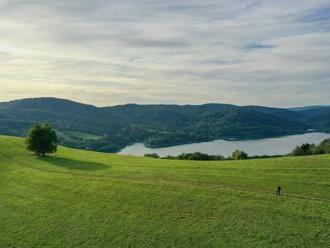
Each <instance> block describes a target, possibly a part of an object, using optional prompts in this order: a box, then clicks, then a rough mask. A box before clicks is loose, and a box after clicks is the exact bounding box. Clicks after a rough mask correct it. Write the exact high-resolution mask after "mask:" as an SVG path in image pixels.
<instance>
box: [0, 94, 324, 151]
mask: <svg viewBox="0 0 330 248" xmlns="http://www.w3.org/2000/svg"><path fill="white" fill-rule="evenodd" d="M36 122H47V123H49V124H51V125H52V126H53V127H54V128H55V129H56V131H57V132H58V134H59V137H60V141H61V144H63V145H67V146H70V147H76V148H81V149H90V150H96V151H103V152H117V151H119V150H120V149H122V148H124V147H125V146H127V145H130V144H133V143H136V142H141V143H144V144H145V145H146V146H148V147H166V146H171V145H178V144H185V143H192V142H201V141H210V140H214V139H220V138H222V139H228V140H229V139H255V138H265V137H276V136H281V135H289V134H299V133H304V132H307V131H310V130H312V129H313V130H315V131H323V132H330V107H321V106H320V107H305V108H294V109H283V108H269V107H260V106H235V105H229V104H205V105H136V104H128V105H120V106H113V107H102V108H98V107H95V106H91V105H86V104H81V103H77V102H72V101H69V100H63V99H55V98H36V99H24V100H16V101H11V102H4V103H0V134H6V135H14V136H25V135H26V133H27V130H28V129H29V127H30V126H31V125H32V124H34V123H36Z"/></svg>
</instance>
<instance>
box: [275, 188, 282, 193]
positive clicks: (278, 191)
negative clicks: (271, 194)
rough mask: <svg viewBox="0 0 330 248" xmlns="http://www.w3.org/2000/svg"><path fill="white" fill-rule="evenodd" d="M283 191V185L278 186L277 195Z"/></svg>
mask: <svg viewBox="0 0 330 248" xmlns="http://www.w3.org/2000/svg"><path fill="white" fill-rule="evenodd" d="M281 191H282V188H281V186H277V190H276V195H281Z"/></svg>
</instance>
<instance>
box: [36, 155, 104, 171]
mask: <svg viewBox="0 0 330 248" xmlns="http://www.w3.org/2000/svg"><path fill="white" fill-rule="evenodd" d="M38 159H39V160H41V161H44V162H47V163H49V164H51V165H54V166H58V167H63V168H67V169H70V170H86V171H93V170H103V169H105V168H109V166H107V165H105V164H101V163H95V162H88V161H81V160H75V159H69V158H58V157H40V158H38Z"/></svg>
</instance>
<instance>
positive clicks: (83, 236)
mask: <svg viewBox="0 0 330 248" xmlns="http://www.w3.org/2000/svg"><path fill="white" fill-rule="evenodd" d="M278 184H279V185H281V186H282V188H283V193H284V195H283V196H281V197H278V196H275V194H274V191H275V190H276V186H277V185H278ZM0 247H1V248H2V247H23V248H25V247H66V248H67V247H330V156H310V157H286V158H276V159H265V160H248V161H220V162H194V161H173V160H157V159H147V158H137V157H127V156H119V155H109V154H101V153H94V152H86V151H79V150H72V149H68V148H63V147H60V149H59V152H58V154H57V155H56V156H54V157H50V158H44V159H40V158H37V157H35V156H34V155H31V154H30V153H28V152H27V151H26V150H25V148H24V142H23V141H22V140H21V139H18V138H12V137H0Z"/></svg>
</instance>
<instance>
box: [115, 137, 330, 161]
mask: <svg viewBox="0 0 330 248" xmlns="http://www.w3.org/2000/svg"><path fill="white" fill-rule="evenodd" d="M327 138H330V133H306V134H299V135H290V136H283V137H279V138H268V139H259V140H243V141H237V140H235V141H227V140H215V141H211V142H202V143H193V144H187V145H179V146H171V147H165V148H154V149H151V148H147V147H145V146H144V145H143V144H141V143H136V144H134V145H131V146H128V147H126V148H125V149H123V150H122V151H120V152H119V154H125V155H135V156H143V155H144V154H146V153H158V154H159V155H160V156H162V157H163V156H167V155H173V156H175V155H179V154H181V153H191V152H202V153H207V154H212V155H224V156H228V155H230V154H231V153H232V152H233V151H234V150H236V149H239V150H243V151H245V152H247V153H248V154H249V155H284V154H287V153H289V152H291V151H292V150H293V149H294V148H295V147H296V146H297V145H302V144H303V143H314V144H318V143H320V142H321V141H322V140H324V139H327Z"/></svg>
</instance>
